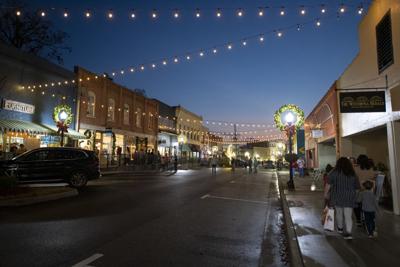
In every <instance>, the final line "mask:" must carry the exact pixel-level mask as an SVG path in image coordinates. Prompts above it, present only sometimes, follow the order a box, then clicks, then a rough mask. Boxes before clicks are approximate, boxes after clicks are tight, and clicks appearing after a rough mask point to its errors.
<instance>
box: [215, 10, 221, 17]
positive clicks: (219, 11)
mask: <svg viewBox="0 0 400 267" xmlns="http://www.w3.org/2000/svg"><path fill="white" fill-rule="evenodd" d="M216 15H217V18H220V17H221V16H222V12H221V9H220V8H218V9H217V13H216Z"/></svg>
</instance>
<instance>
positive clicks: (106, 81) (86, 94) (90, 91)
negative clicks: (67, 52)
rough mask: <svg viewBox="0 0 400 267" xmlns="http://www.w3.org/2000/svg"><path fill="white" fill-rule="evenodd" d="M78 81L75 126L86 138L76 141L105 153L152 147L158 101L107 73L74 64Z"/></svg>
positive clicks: (125, 152) (133, 150) (154, 148)
mask: <svg viewBox="0 0 400 267" xmlns="http://www.w3.org/2000/svg"><path fill="white" fill-rule="evenodd" d="M75 73H76V75H77V79H78V81H79V83H78V90H79V96H78V109H79V110H78V113H79V117H78V119H77V122H76V123H77V129H79V132H81V133H83V134H85V135H86V136H87V137H88V138H89V139H88V140H80V143H79V145H80V146H81V147H84V148H87V149H94V150H98V151H100V152H101V154H104V155H115V154H116V153H117V152H116V151H117V149H118V147H120V148H121V149H120V150H121V153H122V154H129V155H130V156H131V157H132V154H133V153H134V152H135V151H149V150H150V151H155V150H156V147H157V132H158V104H157V102H156V101H154V100H152V99H148V98H146V96H144V94H143V93H140V92H138V91H132V90H130V89H128V88H126V87H124V86H121V85H119V84H117V83H115V82H113V80H112V79H110V78H109V77H103V76H96V74H94V73H91V72H90V71H87V70H85V69H83V68H81V67H75Z"/></svg>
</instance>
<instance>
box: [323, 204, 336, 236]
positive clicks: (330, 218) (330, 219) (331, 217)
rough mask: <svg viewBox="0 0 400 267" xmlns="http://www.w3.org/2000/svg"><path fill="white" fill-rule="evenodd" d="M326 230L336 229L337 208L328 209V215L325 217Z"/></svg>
mask: <svg viewBox="0 0 400 267" xmlns="http://www.w3.org/2000/svg"><path fill="white" fill-rule="evenodd" d="M324 230H327V231H333V230H335V210H334V209H328V213H327V214H326V217H325V223H324Z"/></svg>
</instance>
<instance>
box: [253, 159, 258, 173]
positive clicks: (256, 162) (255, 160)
mask: <svg viewBox="0 0 400 267" xmlns="http://www.w3.org/2000/svg"><path fill="white" fill-rule="evenodd" d="M253 166H254V173H257V167H258V161H257V159H256V157H254V160H253Z"/></svg>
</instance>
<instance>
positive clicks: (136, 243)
mask: <svg viewBox="0 0 400 267" xmlns="http://www.w3.org/2000/svg"><path fill="white" fill-rule="evenodd" d="M277 203H278V202H277V197H276V177H275V174H273V173H268V172H263V173H258V174H252V175H249V174H246V173H245V172H244V171H243V170H237V171H236V172H235V173H231V172H230V171H229V170H223V169H220V170H218V174H217V175H216V176H212V175H211V174H210V172H209V170H208V169H202V170H197V171H190V170H189V171H180V172H178V173H177V174H175V175H170V176H166V175H154V176H147V175H141V176H135V177H132V176H126V175H125V176H122V175H115V176H113V177H107V178H102V179H101V180H98V181H96V182H94V183H91V184H90V186H88V187H87V188H86V189H85V190H83V191H82V192H80V195H79V196H77V197H74V198H70V199H63V200H58V201H54V202H50V203H42V204H37V205H33V206H28V207H20V208H13V209H0V240H1V243H0V266H73V265H76V266H85V265H86V264H88V265H91V266H281V264H280V258H279V253H278V250H279V248H278V244H277V242H276V240H277V239H278V237H279V231H278V227H277V226H276V223H277V221H278V219H279V214H278V211H277V205H278V204H277Z"/></svg>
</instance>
